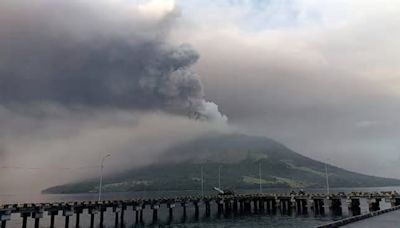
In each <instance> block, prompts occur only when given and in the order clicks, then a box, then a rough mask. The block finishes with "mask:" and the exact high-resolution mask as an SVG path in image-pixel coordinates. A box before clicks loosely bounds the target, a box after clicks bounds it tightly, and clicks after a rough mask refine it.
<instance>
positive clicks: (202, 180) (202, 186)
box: [200, 166, 204, 197]
mask: <svg viewBox="0 0 400 228" xmlns="http://www.w3.org/2000/svg"><path fill="white" fill-rule="evenodd" d="M200 171H201V197H204V176H203V166H201V170H200Z"/></svg>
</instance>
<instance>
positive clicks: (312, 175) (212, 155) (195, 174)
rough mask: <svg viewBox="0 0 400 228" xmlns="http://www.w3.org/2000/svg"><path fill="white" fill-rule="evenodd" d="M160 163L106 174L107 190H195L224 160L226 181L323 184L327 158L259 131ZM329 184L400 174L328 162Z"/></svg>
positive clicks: (72, 188)
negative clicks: (369, 172)
mask: <svg viewBox="0 0 400 228" xmlns="http://www.w3.org/2000/svg"><path fill="white" fill-rule="evenodd" d="M164 155H165V157H163V158H160V161H159V162H158V163H155V164H152V165H149V166H146V167H143V168H139V169H132V170H130V171H128V172H124V173H120V174H116V175H113V176H109V177H107V178H105V180H104V185H103V191H105V192H126V191H143V190H146V191H152V190H193V189H199V186H200V181H201V179H200V169H201V167H203V170H204V188H205V189H211V188H212V187H214V186H218V168H219V167H220V166H221V168H222V172H221V179H222V181H221V182H222V184H223V187H225V188H229V189H254V188H257V187H258V185H259V164H261V170H262V178H261V183H262V186H263V187H264V188H288V189H293V188H325V164H324V163H322V162H319V161H316V160H313V159H310V158H307V157H305V156H302V155H300V154H298V153H296V152H294V151H292V150H290V149H289V148H287V147H286V146H284V145H282V144H281V143H279V142H276V141H274V140H272V139H269V138H266V137H260V136H250V135H244V134H220V133H209V134H206V135H204V136H202V137H199V138H197V139H194V140H192V141H189V142H185V143H182V144H179V145H177V146H174V147H173V148H169V149H168V150H167V151H166V152H165V154H164ZM328 171H329V172H328V173H329V183H330V186H331V187H380V186H396V185H400V180H397V179H392V178H383V177H375V176H369V175H363V174H359V173H355V172H351V171H347V170H345V169H341V168H338V167H335V166H332V165H328ZM97 191H98V179H97V178H93V179H88V180H86V181H82V182H78V183H69V184H65V185H60V186H54V187H50V188H47V189H45V190H43V193H89V192H97Z"/></svg>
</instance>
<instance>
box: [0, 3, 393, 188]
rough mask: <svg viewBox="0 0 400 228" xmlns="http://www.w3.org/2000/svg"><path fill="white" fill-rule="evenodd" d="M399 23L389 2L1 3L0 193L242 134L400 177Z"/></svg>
mask: <svg viewBox="0 0 400 228" xmlns="http://www.w3.org/2000/svg"><path fill="white" fill-rule="evenodd" d="M399 22H400V3H399V2H397V1H389V0H387V1H379V2H377V1H375V0H350V1H348V0H324V1H322V0H321V1H317V0H286V1H278V0H269V1H256V0H217V1H210V0H189V1H186V0H177V1H170V0H148V1H147V0H100V1H99V0H97V1H95V0H71V1H62V0H38V1H13V0H3V1H1V2H0V50H1V52H0V126H1V128H0V166H2V167H6V168H2V170H1V172H0V179H1V180H3V182H2V183H7V186H5V185H2V186H0V190H2V191H3V192H10V191H14V190H15V189H17V190H21V189H22V190H21V191H23V189H26V186H27V185H29V186H32V188H33V189H41V188H43V187H47V186H49V185H52V184H58V183H62V182H65V181H71V180H76V179H77V177H78V178H85V177H88V176H93V175H96V173H97V168H96V166H97V165H98V164H97V163H98V160H99V154H105V153H109V152H111V153H112V156H111V157H110V158H109V161H108V169H109V170H108V172H111V171H116V170H120V169H124V168H127V167H130V166H138V165H143V164H148V163H150V162H152V161H154V160H156V159H157V156H158V155H159V153H160V151H162V149H163V148H165V147H168V146H169V145H172V144H174V143H177V142H180V141H183V140H187V139H190V138H193V137H196V136H197V135H199V134H203V133H204V132H207V131H209V130H221V131H231V130H232V129H235V130H239V131H244V132H248V133H250V134H257V135H265V136H268V137H271V138H274V139H276V140H278V141H281V142H282V143H284V144H286V145H288V146H289V147H291V148H292V149H293V150H295V151H297V152H299V153H302V154H304V155H307V156H309V157H312V158H315V159H319V160H323V161H326V160H327V161H329V162H330V163H333V164H335V165H338V166H340V167H343V168H347V169H350V170H353V171H358V172H363V173H368V174H374V175H380V176H388V177H398V178H400V174H398V173H400V168H399V167H400V142H399V140H398V137H399V136H400V128H399V125H400V124H399V120H398V117H397V116H398V113H399V111H400V106H399V105H400V102H399V96H400V93H399V89H400V74H399V72H400V69H399V68H400V65H399V64H398V62H399V60H400V57H399V56H400V43H399V41H398V40H400V30H398V24H399ZM188 117H190V118H188ZM228 118H229V121H228V125H227V124H226V121H227V119H228ZM196 119H201V120H200V121H198V120H196ZM23 167H25V168H23ZM106 171H107V170H106ZM43 179H44V180H45V181H43Z"/></svg>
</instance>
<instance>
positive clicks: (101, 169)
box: [99, 154, 111, 201]
mask: <svg viewBox="0 0 400 228" xmlns="http://www.w3.org/2000/svg"><path fill="white" fill-rule="evenodd" d="M110 156H111V154H106V155H104V156H103V157H102V158H101V163H100V183H99V201H100V200H101V190H102V189H101V188H102V185H103V167H104V160H105V159H106V158H108V157H110Z"/></svg>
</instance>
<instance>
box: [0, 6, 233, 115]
mask: <svg viewBox="0 0 400 228" xmlns="http://www.w3.org/2000/svg"><path fill="white" fill-rule="evenodd" d="M149 7H150V6H148V5H146V4H141V5H140V4H139V5H138V4H135V5H133V4H130V3H126V2H123V1H106V0H101V1H94V0H92V1H81V0H71V1H63V0H39V1H35V2H28V1H11V0H3V1H1V2H0V27H1V31H0V49H1V50H2V51H1V52H0V104H2V105H6V106H7V105H15V104H18V105H24V104H35V103H38V102H39V103H56V104H59V105H64V106H67V107H68V106H88V107H93V108H96V107H99V108H103V107H107V108H110V107H111V108H112V107H115V108H123V109H127V110H139V111H140V110H143V111H151V110H161V111H165V112H169V113H172V114H178V115H189V116H192V117H195V118H199V119H204V120H212V121H223V122H225V121H226V117H225V116H224V115H222V114H221V113H220V112H219V111H218V107H217V105H216V104H214V103H212V102H208V101H206V100H205V99H204V92H203V89H202V84H201V82H200V80H199V78H198V76H197V75H196V74H195V73H194V72H192V71H191V70H190V67H191V66H192V65H193V64H194V63H195V62H196V61H197V59H198V58H199V55H198V54H197V52H196V51H194V50H193V49H192V48H191V47H190V46H189V45H187V44H183V45H178V46H175V45H172V44H170V42H169V41H168V38H167V37H168V31H169V28H170V27H171V26H172V24H173V22H174V20H175V18H176V15H177V10H176V9H175V8H174V7H170V8H165V9H159V8H157V10H149Z"/></svg>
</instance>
